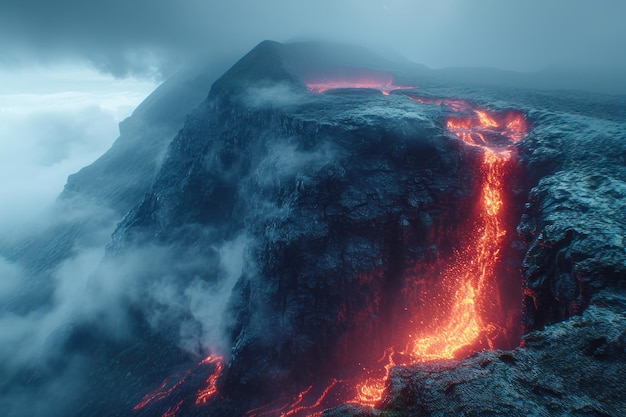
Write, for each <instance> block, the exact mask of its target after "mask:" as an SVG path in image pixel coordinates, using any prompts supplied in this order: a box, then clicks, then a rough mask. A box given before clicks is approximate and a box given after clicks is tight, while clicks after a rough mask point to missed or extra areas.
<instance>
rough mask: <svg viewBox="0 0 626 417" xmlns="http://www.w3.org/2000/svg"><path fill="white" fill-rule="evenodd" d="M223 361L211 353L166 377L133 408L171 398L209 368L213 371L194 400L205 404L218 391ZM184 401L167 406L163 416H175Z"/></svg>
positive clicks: (138, 409)
mask: <svg viewBox="0 0 626 417" xmlns="http://www.w3.org/2000/svg"><path fill="white" fill-rule="evenodd" d="M222 362H223V359H222V357H221V356H216V355H210V356H207V357H206V358H204V359H202V360H201V361H200V362H198V364H197V365H196V366H194V367H193V368H190V369H185V370H183V371H180V372H177V373H176V374H174V375H172V376H170V377H168V378H165V380H164V381H163V382H162V383H161V385H160V386H159V387H158V388H156V389H155V390H152V391H150V392H149V393H147V394H146V395H144V397H143V398H142V399H141V401H139V402H138V403H137V404H136V405H135V406H134V407H133V410H134V411H140V410H142V409H143V408H145V407H147V406H150V405H153V404H155V403H158V402H160V401H162V400H165V399H166V398H170V397H171V396H172V395H173V394H174V392H178V391H180V390H181V389H182V386H183V385H184V384H185V383H186V382H187V381H189V380H191V379H194V380H195V379H196V377H197V376H198V374H201V373H204V371H205V370H206V369H207V368H209V369H211V371H210V373H209V375H208V377H206V379H205V381H204V384H203V387H202V388H201V389H200V390H198V391H197V392H196V395H195V401H194V405H200V404H205V403H206V402H207V401H209V399H211V398H212V397H213V396H214V395H215V394H216V393H217V380H218V379H219V377H220V376H221V374H222V368H223V365H222ZM183 403H184V401H179V402H178V403H177V404H176V405H174V406H171V407H169V408H167V410H165V412H164V413H163V414H162V415H161V417H175V416H176V414H177V413H178V411H179V409H180V408H181V406H182V405H183Z"/></svg>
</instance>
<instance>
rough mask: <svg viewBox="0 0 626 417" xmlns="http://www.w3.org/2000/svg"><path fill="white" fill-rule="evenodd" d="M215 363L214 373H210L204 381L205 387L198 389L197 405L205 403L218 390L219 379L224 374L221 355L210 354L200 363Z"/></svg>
mask: <svg viewBox="0 0 626 417" xmlns="http://www.w3.org/2000/svg"><path fill="white" fill-rule="evenodd" d="M206 364H214V365H215V369H214V370H213V373H212V374H211V375H209V377H208V378H207V379H206V382H205V383H204V388H203V389H201V390H200V391H198V395H197V396H196V405H198V404H204V403H206V402H207V400H208V399H209V398H210V397H212V396H213V395H214V394H215V393H216V392H217V379H218V378H219V377H220V375H221V374H222V357H221V356H209V357H207V358H205V359H203V360H202V362H200V363H199V365H206Z"/></svg>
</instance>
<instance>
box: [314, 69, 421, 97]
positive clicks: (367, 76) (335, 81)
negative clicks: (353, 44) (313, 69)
mask: <svg viewBox="0 0 626 417" xmlns="http://www.w3.org/2000/svg"><path fill="white" fill-rule="evenodd" d="M304 83H305V84H306V86H307V88H308V89H309V92H310V93H313V94H319V93H324V92H326V91H328V90H335V89H342V88H368V89H373V90H378V91H380V92H381V93H382V94H384V95H386V96H388V95H389V93H390V92H392V91H395V90H411V89H414V88H418V87H417V86H399V85H394V81H393V76H392V75H391V74H388V73H385V72H380V71H364V70H361V71H358V72H350V73H345V74H343V75H337V74H335V75H333V76H330V77H319V76H317V77H315V78H309V79H306V80H305V81H304Z"/></svg>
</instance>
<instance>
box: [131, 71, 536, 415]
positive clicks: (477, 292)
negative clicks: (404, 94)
mask: <svg viewBox="0 0 626 417" xmlns="http://www.w3.org/2000/svg"><path fill="white" fill-rule="evenodd" d="M307 86H308V88H309V91H310V92H311V93H322V92H324V91H327V90H328V89H331V88H375V89H378V90H380V91H381V92H382V93H383V94H386V95H388V94H389V92H390V91H392V90H393V89H400V88H405V87H396V86H393V79H392V78H385V77H379V78H369V79H367V80H365V79H339V80H333V81H324V82H322V81H318V82H307ZM408 97H409V99H411V100H413V101H415V102H417V103H421V104H429V105H440V106H444V107H445V108H446V109H447V110H448V111H450V112H451V113H452V115H451V116H450V117H449V118H448V119H447V121H446V124H445V126H446V129H447V130H448V132H449V133H450V134H452V135H454V136H455V137H456V138H458V139H460V140H461V141H462V142H463V143H465V144H466V145H467V146H469V147H471V148H475V149H476V148H477V149H479V150H480V152H482V155H481V158H480V166H479V167H478V169H479V172H480V174H481V175H480V185H479V187H480V190H481V193H480V199H479V200H478V202H477V208H476V210H475V212H473V213H472V215H471V216H468V217H469V218H471V219H472V224H471V225H469V226H470V229H472V230H473V232H472V233H471V234H470V235H471V236H472V237H470V238H466V239H464V240H463V239H462V240H461V245H462V246H461V248H457V250H456V251H455V252H454V256H453V258H452V259H451V260H450V261H449V262H448V264H447V265H446V266H444V267H443V268H439V269H437V271H435V268H433V272H432V276H429V277H428V280H425V279H424V277H423V276H418V275H417V274H413V275H410V274H408V275H407V278H406V283H405V285H406V286H407V287H409V288H410V287H418V286H419V284H420V283H421V284H423V283H424V282H429V283H430V287H432V288H426V289H425V290H424V291H423V293H421V295H420V296H418V298H415V296H413V298H411V296H409V297H408V298H406V300H407V303H408V304H410V305H412V306H417V307H416V309H417V310H416V311H413V312H412V314H411V316H410V319H409V320H408V323H407V324H406V326H405V327H404V328H403V329H402V331H403V332H406V334H404V335H403V336H401V337H399V338H398V339H397V340H398V342H397V344H398V346H390V347H389V348H388V349H386V350H385V352H384V354H383V356H382V358H381V359H380V361H379V363H380V364H379V365H377V366H372V367H369V368H363V369H361V370H360V371H359V372H356V373H353V374H352V376H350V377H348V378H345V379H336V378H333V379H329V380H327V383H326V384H321V385H320V386H316V385H311V386H309V387H307V388H306V389H304V390H303V391H301V392H300V393H298V394H296V395H292V396H289V395H284V396H282V397H280V398H278V399H276V400H275V401H273V402H271V403H269V404H266V405H262V406H260V407H257V408H254V409H251V410H249V411H248V412H247V413H246V417H271V416H292V417H304V416H309V417H319V416H321V415H322V413H323V411H324V410H325V409H328V408H331V407H335V406H337V405H339V404H342V403H352V404H359V405H363V406H370V407H374V406H376V405H378V404H379V403H380V402H381V400H382V397H383V394H384V392H385V389H386V387H387V385H388V383H389V374H390V372H391V369H392V368H393V367H394V366H408V365H412V364H416V363H421V362H427V361H433V360H441V359H454V358H459V357H462V356H463V355H467V354H469V353H472V352H475V351H477V350H480V349H485V348H490V349H493V348H496V347H501V345H499V344H498V343H497V340H502V339H505V340H506V338H507V335H506V329H505V323H502V320H501V317H500V316H502V305H501V302H500V293H499V289H498V285H497V281H496V274H497V272H498V270H497V267H498V265H499V262H500V256H501V249H502V248H503V243H504V237H505V235H506V233H507V230H506V227H505V225H506V222H505V220H504V207H505V204H506V198H505V192H504V190H505V188H506V175H507V174H508V173H509V171H510V169H511V162H512V152H513V151H512V149H511V145H513V144H515V143H516V142H518V141H520V140H521V139H522V138H523V137H524V136H525V135H526V133H527V130H528V126H527V123H526V120H525V118H524V116H523V114H522V113H521V112H518V111H505V112H490V111H487V110H484V109H479V108H476V107H475V106H473V105H472V104H471V103H469V102H466V101H464V100H456V99H446V98H443V99H433V98H427V97H415V96H408ZM207 365H209V366H211V369H212V371H211V373H210V374H209V376H208V377H207V378H206V379H205V382H204V385H203V388H202V389H200V390H199V391H197V394H196V396H195V402H193V403H192V402H187V401H186V400H185V401H179V402H178V403H176V405H174V406H171V407H170V408H167V410H166V411H165V412H164V413H163V414H162V416H161V417H175V416H176V414H177V413H178V411H179V409H181V407H182V408H183V409H184V408H185V407H189V406H198V405H201V404H204V403H206V402H207V401H208V400H209V399H211V398H214V397H215V394H216V393H217V391H218V388H217V382H218V379H219V377H220V375H221V373H222V368H223V365H222V358H221V357H218V356H209V357H207V358H206V359H204V360H202V361H201V362H200V363H198V365H197V366H196V367H195V368H193V371H192V370H191V369H190V370H186V371H182V372H179V373H178V374H176V375H174V376H173V377H170V378H168V379H166V380H165V381H163V383H162V384H161V386H160V387H159V388H157V389H156V390H154V391H152V392H150V393H148V394H146V396H144V398H143V399H142V400H141V401H140V402H139V403H138V404H137V405H136V406H135V408H134V409H135V411H138V410H140V409H142V408H144V407H146V406H148V405H150V404H153V403H155V402H159V401H161V400H163V399H165V398H167V397H169V396H170V395H171V394H172V393H173V392H174V391H175V390H180V389H181V388H180V387H181V385H183V384H184V383H185V381H186V380H188V379H191V378H192V376H193V373H195V372H197V371H196V369H198V368H199V367H202V366H207ZM355 374H357V376H356V377H355V376H354V375H355ZM318 382H320V381H318Z"/></svg>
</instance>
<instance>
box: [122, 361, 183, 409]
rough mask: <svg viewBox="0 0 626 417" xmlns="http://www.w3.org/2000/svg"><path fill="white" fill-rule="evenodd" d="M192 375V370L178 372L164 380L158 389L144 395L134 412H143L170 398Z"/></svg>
mask: <svg viewBox="0 0 626 417" xmlns="http://www.w3.org/2000/svg"><path fill="white" fill-rule="evenodd" d="M190 373H191V370H189V369H188V370H185V371H182V372H178V373H177V374H175V375H173V376H171V377H168V378H165V380H163V383H161V385H160V386H159V387H158V388H157V389H155V390H153V391H150V392H149V393H147V394H146V395H144V397H143V398H142V399H141V401H139V402H138V403H137V404H136V405H135V406H134V407H133V410H135V411H138V410H141V409H142V408H144V407H145V406H147V405H148V404H152V403H154V402H157V401H161V400H163V399H165V398H167V397H169V396H170V394H171V393H172V392H174V391H175V390H176V388H178V387H179V386H180V385H181V384H182V383H183V382H185V379H187V377H188V376H189V374H190Z"/></svg>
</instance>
